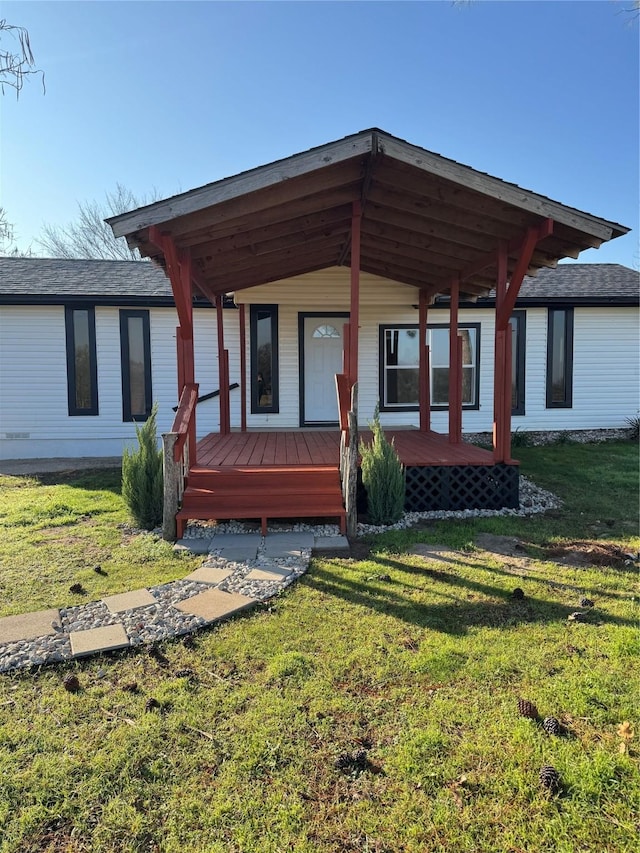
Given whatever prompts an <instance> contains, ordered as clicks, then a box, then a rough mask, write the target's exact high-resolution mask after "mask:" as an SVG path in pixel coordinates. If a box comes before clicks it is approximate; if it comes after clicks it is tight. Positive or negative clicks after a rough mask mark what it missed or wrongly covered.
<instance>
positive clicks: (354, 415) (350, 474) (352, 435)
mask: <svg viewBox="0 0 640 853" xmlns="http://www.w3.org/2000/svg"><path fill="white" fill-rule="evenodd" d="M348 417H349V443H348V448H349V450H348V453H347V465H346V467H345V475H346V476H345V486H346V488H345V489H344V498H345V502H344V505H345V509H346V511H347V536H351V537H354V536H356V534H357V532H358V507H357V496H358V495H357V492H358V383H357V382H356V383H354V385H353V388H352V389H351V409H350V410H349V416H348Z"/></svg>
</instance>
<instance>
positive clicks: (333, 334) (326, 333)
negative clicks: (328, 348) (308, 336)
mask: <svg viewBox="0 0 640 853" xmlns="http://www.w3.org/2000/svg"><path fill="white" fill-rule="evenodd" d="M313 337H314V338H339V337H340V332H339V331H338V330H337V329H336V328H335V326H329V325H328V324H324V325H322V326H318V327H317V328H316V329H314V332H313Z"/></svg>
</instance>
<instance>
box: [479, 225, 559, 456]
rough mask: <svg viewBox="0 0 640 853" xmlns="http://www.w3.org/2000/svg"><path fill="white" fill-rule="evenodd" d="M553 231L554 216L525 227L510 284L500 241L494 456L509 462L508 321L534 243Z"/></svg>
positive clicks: (506, 249) (504, 249)
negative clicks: (535, 224) (525, 230)
mask: <svg viewBox="0 0 640 853" xmlns="http://www.w3.org/2000/svg"><path fill="white" fill-rule="evenodd" d="M551 234H553V220H552V219H544V220H543V221H542V222H541V223H540V224H539V225H538V226H531V227H530V228H528V229H527V232H526V234H525V236H524V239H523V240H522V241H521V243H520V247H519V252H518V259H517V261H516V265H515V268H514V270H513V272H512V273H511V278H510V281H509V286H508V287H507V278H508V257H509V253H510V248H509V246H508V245H507V244H505V243H500V245H499V247H498V254H497V275H496V333H495V366H494V389H493V410H494V411H493V458H494V461H495V462H508V461H509V460H510V458H511V375H512V374H511V371H512V367H511V359H512V346H513V343H512V336H513V331H512V328H511V324H510V322H509V320H510V318H511V314H512V312H513V309H514V307H515V304H516V299H517V298H518V293H519V292H520V285H521V284H522V280H523V278H524V277H525V275H526V273H527V269H528V268H529V264H530V263H531V257H532V255H533V252H534V250H535V248H536V246H537V244H538V243H539V242H540V241H541V240H544V238H545V237H549V236H550V235H551Z"/></svg>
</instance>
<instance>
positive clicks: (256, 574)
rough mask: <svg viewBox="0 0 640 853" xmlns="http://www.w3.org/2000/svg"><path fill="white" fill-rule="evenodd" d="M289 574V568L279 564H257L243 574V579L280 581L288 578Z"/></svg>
mask: <svg viewBox="0 0 640 853" xmlns="http://www.w3.org/2000/svg"><path fill="white" fill-rule="evenodd" d="M290 574H291V569H285V568H280V567H279V566H269V567H268V568H267V567H264V566H257V567H256V568H255V569H252V570H251V571H250V572H249V574H248V575H245V580H248V581H281V580H284V579H285V578H288V577H289V575H290Z"/></svg>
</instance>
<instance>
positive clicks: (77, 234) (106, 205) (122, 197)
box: [36, 183, 158, 261]
mask: <svg viewBox="0 0 640 853" xmlns="http://www.w3.org/2000/svg"><path fill="white" fill-rule="evenodd" d="M157 200H158V194H157V193H156V192H155V191H154V192H152V193H151V194H149V195H148V196H147V195H145V196H143V197H138V196H136V195H135V194H134V193H133V192H131V190H130V189H128V188H127V187H124V186H123V185H122V184H120V183H118V184H116V187H115V189H114V190H113V191H112V192H107V193H105V201H104V202H98V201H84V202H78V218H77V220H75V221H74V222H70V223H69V224H68V225H66V226H62V225H45V226H44V228H43V230H42V236H41V237H40V238H39V239H38V240H37V241H36V242H37V243H38V244H39V245H40V246H42V248H43V249H44V250H45V251H46V252H48V253H49V255H50V257H52V258H90V259H94V260H95V259H103V260H113V261H139V260H140V253H139V252H138V250H137V249H130V248H129V246H128V245H127V242H126V240H125V239H124V238H123V237H119V238H116V237H114V236H113V231H112V230H111V228H110V227H109V226H108V225H107V224H106V222H105V221H104V220H105V219H106V218H107V217H110V216H117V215H118V214H120V213H126V212H127V211H129V210H135V208H137V207H142V206H143V205H145V204H149V203H150V202H152V201H157Z"/></svg>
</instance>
